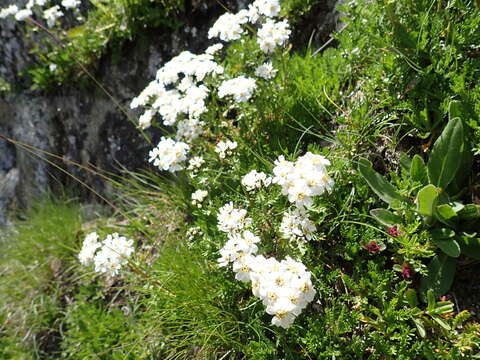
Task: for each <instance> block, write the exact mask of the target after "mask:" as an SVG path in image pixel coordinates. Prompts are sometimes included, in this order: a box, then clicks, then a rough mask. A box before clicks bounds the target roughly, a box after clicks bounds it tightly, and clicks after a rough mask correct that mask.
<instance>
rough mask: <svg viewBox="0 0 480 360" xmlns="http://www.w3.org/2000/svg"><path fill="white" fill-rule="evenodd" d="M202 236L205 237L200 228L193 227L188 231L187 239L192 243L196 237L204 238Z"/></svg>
mask: <svg viewBox="0 0 480 360" xmlns="http://www.w3.org/2000/svg"><path fill="white" fill-rule="evenodd" d="M202 235H203V232H202V230H201V229H200V227H198V226H192V227H191V228H189V229H188V230H187V233H186V236H187V239H188V240H190V241H192V240H193V239H195V237H197V236H202Z"/></svg>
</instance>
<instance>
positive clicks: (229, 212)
mask: <svg viewBox="0 0 480 360" xmlns="http://www.w3.org/2000/svg"><path fill="white" fill-rule="evenodd" d="M217 219H218V229H219V230H220V231H223V232H226V233H233V232H237V231H240V230H242V229H243V228H244V227H245V226H247V225H249V224H251V222H252V219H250V218H248V217H247V211H246V210H245V209H236V208H234V207H233V203H232V202H229V203H227V204H225V205H223V206H222V207H221V208H220V209H219V210H218V215H217Z"/></svg>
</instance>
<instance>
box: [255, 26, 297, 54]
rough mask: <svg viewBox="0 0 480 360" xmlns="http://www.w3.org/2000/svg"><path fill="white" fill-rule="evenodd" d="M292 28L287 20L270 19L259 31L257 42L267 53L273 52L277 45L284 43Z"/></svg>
mask: <svg viewBox="0 0 480 360" xmlns="http://www.w3.org/2000/svg"><path fill="white" fill-rule="evenodd" d="M290 33H291V30H290V27H289V25H288V22H287V20H283V21H279V22H275V21H274V20H272V19H268V20H267V21H266V22H265V23H264V24H263V26H262V27H261V28H260V29H259V30H258V32H257V43H258V45H259V46H260V49H261V50H262V51H263V52H265V53H272V52H273V51H274V50H275V48H276V47H277V46H281V45H284V44H285V43H286V42H287V40H288V38H289V36H290Z"/></svg>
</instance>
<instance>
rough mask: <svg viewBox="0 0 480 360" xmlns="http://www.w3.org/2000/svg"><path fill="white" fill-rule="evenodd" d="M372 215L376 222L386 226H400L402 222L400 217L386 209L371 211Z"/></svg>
mask: <svg viewBox="0 0 480 360" xmlns="http://www.w3.org/2000/svg"><path fill="white" fill-rule="evenodd" d="M370 214H371V215H372V216H373V217H374V218H375V220H377V221H378V222H379V223H380V224H382V225H385V226H393V225H395V224H399V223H400V222H401V220H402V219H401V218H400V216H398V215H396V214H394V213H392V212H391V211H388V210H386V209H373V210H371V211H370Z"/></svg>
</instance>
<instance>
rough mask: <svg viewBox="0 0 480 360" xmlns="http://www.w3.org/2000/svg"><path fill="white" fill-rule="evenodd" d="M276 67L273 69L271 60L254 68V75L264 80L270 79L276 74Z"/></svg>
mask: <svg viewBox="0 0 480 360" xmlns="http://www.w3.org/2000/svg"><path fill="white" fill-rule="evenodd" d="M277 71H278V70H277V69H274V67H273V65H272V63H271V62H268V63H265V64H262V65H260V66H258V67H257V68H256V70H255V76H258V77H259V78H262V79H265V80H270V79H273V78H274V77H275V75H276V74H277Z"/></svg>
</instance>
